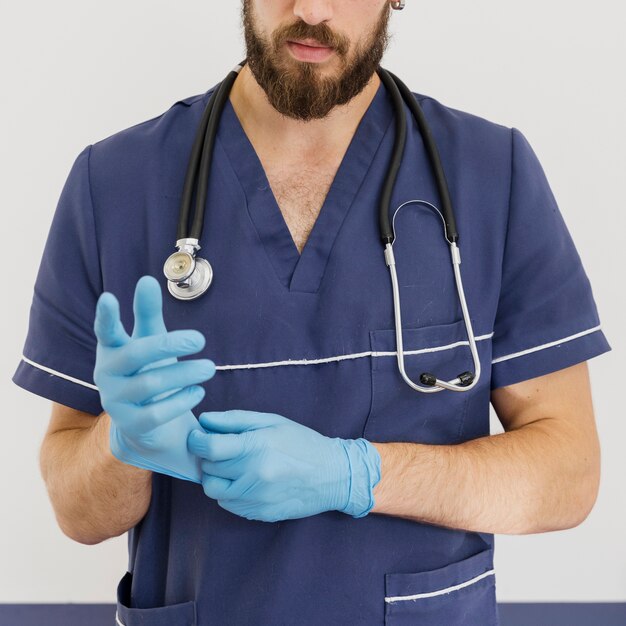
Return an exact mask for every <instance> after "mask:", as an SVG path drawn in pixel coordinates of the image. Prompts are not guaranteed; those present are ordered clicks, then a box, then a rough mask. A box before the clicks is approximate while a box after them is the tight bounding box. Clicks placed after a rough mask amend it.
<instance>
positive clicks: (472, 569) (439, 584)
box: [385, 548, 498, 626]
mask: <svg viewBox="0 0 626 626" xmlns="http://www.w3.org/2000/svg"><path fill="white" fill-rule="evenodd" d="M409 624H410V625H411V626H414V625H415V624H424V625H428V626H443V625H445V626H497V625H498V612H497V606H496V586H495V572H494V569H493V550H492V549H491V548H488V549H487V550H484V551H483V552H479V553H478V554H475V555H474V556H471V557H469V558H467V559H464V560H463V561H458V562H455V563H451V564H450V565H446V566H445V567H442V568H440V569H436V570H431V571H429V572H417V573H410V574H399V573H398V574H395V573H391V574H385V626H408V625H409Z"/></svg>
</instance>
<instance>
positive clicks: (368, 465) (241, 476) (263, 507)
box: [187, 410, 380, 522]
mask: <svg viewBox="0 0 626 626" xmlns="http://www.w3.org/2000/svg"><path fill="white" fill-rule="evenodd" d="M199 421H200V424H201V426H202V427H203V428H204V429H205V430H206V431H208V432H203V431H201V430H196V431H194V432H192V433H190V435H189V438H188V442H187V445H188V448H189V450H190V451H191V452H193V453H194V454H197V455H198V456H199V457H201V458H202V463H201V468H202V472H203V474H202V486H203V489H204V493H205V494H206V495H207V496H209V497H211V498H215V499H216V500H217V502H218V504H219V505H220V506H221V507H223V508H224V509H226V510H227V511H231V512H232V513H235V514H237V515H240V516H242V517H246V518H248V519H256V520H262V521H266V522H275V521H278V520H283V519H294V518H299V517H308V516H309V515H316V514H317V513H322V512H323V511H332V510H337V511H341V512H342V513H347V514H349V515H352V517H354V518H359V517H363V516H365V515H367V514H368V513H369V511H370V510H371V509H372V507H373V506H374V498H373V495H372V490H373V488H374V487H375V486H376V484H377V483H378V481H379V480H380V455H379V453H378V450H376V448H375V447H374V446H373V445H372V444H371V443H370V442H369V441H367V440H366V439H362V438H360V439H341V438H339V437H335V438H330V437H326V436H324V435H322V434H320V433H318V432H317V431H315V430H313V429H311V428H308V427H307V426H303V425H302V424H298V423H297V422H294V421H292V420H290V419H287V418H286V417H282V416H281V415H276V414H274V413H257V412H255V411H241V410H232V411H226V412H223V413H222V412H215V411H212V412H207V413H201V414H200V417H199Z"/></svg>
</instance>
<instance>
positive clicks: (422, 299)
mask: <svg viewBox="0 0 626 626" xmlns="http://www.w3.org/2000/svg"><path fill="white" fill-rule="evenodd" d="M212 90H213V88H212V89H209V90H208V91H207V92H206V93H204V94H201V95H195V96H192V97H190V98H187V99H185V100H181V101H178V102H176V103H175V104H174V105H172V106H171V107H170V108H169V109H168V110H167V111H165V112H164V113H163V114H162V115H159V116H158V117H155V118H153V119H151V120H147V121H145V122H143V123H141V124H137V125H135V126H133V127H131V128H128V129H125V130H122V131H120V132H118V133H116V134H114V135H112V136H110V137H107V138H105V139H103V140H101V141H98V142H96V143H94V144H92V145H89V146H87V147H85V148H84V150H83V151H82V152H81V153H80V154H79V155H78V156H77V158H76V160H75V162H74V164H73V166H72V168H71V171H70V173H69V177H68V179H67V182H66V184H65V187H64V188H63V191H62V193H61V197H60V200H59V203H58V206H57V208H56V212H55V215H54V219H53V222H52V226H51V229H50V233H49V237H48V240H47V243H46V246H45V251H44V254H43V258H42V261H41V266H40V269H39V274H38V276H37V281H36V284H35V288H34V296H33V301H32V307H31V311H30V325H29V330H28V336H27V338H26V343H25V346H24V355H23V360H22V361H21V362H20V363H19V366H18V367H17V371H16V372H15V375H14V377H13V380H14V382H15V383H17V384H18V385H20V386H21V387H24V388H25V389H28V390H29V391H32V392H34V393H36V394H38V395H41V396H44V397H46V398H49V399H50V400H54V401H55V402H59V403H61V404H64V405H67V406H69V407H73V408H75V409H78V410H81V411H86V412H89V413H92V414H94V415H98V414H100V413H101V412H102V410H103V409H102V406H101V404H100V399H99V394H98V391H97V388H96V387H95V385H94V383H93V376H92V374H93V368H94V363H95V352H96V339H95V336H94V333H93V320H94V315H95V305H96V300H97V298H98V296H99V294H100V293H102V292H103V291H110V292H113V293H114V294H115V295H116V296H117V297H118V299H119V300H120V304H121V315H122V320H123V322H124V324H125V326H126V328H127V330H128V331H129V332H130V331H131V330H132V326H133V313H132V300H133V293H134V288H135V284H136V282H137V280H138V279H139V278H140V277H141V276H143V275H144V274H151V275H152V276H155V277H156V278H157V279H158V280H159V281H160V283H161V285H162V289H163V294H164V296H163V299H164V317H165V322H166V325H167V326H168V328H169V329H170V330H174V329H182V328H195V329H197V330H200V331H201V332H202V333H204V335H205V337H206V347H205V349H204V350H203V351H202V353H200V354H198V355H194V357H193V358H197V357H199V356H203V357H208V358H210V359H212V360H214V361H215V363H216V364H217V366H218V371H217V373H216V375H215V377H214V378H213V379H211V380H210V381H207V383H205V388H206V396H205V397H204V399H203V401H202V402H201V403H200V404H199V406H198V407H197V408H196V411H195V412H196V414H199V413H200V412H201V411H211V410H227V409H248V410H254V411H263V412H273V413H278V414H280V415H284V416H286V417H288V418H290V419H292V420H296V421H298V422H301V423H303V424H306V425H307V426H309V427H311V428H314V429H315V430H317V431H319V432H321V433H322V434H324V435H327V436H329V437H345V438H357V437H365V438H367V439H368V440H370V441H374V442H390V441H403V442H419V443H425V444H456V443H461V442H463V441H466V440H470V439H474V438H477V437H483V436H487V435H488V434H489V405H490V392H491V390H492V389H494V388H496V387H502V386H505V385H511V384H513V383H517V382H519V381H523V380H526V379H529V378H533V377H536V376H541V375H543V374H548V373H550V372H553V371H555V370H559V369H562V368H565V367H568V366H571V365H574V364H575V363H579V362H581V361H584V360H586V359H590V358H592V357H595V356H597V355H599V354H602V353H604V352H607V351H608V350H610V349H611V347H610V346H609V344H608V342H607V340H606V338H605V336H604V334H603V332H602V330H601V329H600V322H599V318H598V312H597V308H596V304H595V302H594V298H593V295H592V290H591V287H590V284H589V281H588V279H587V276H586V274H585V271H584V269H583V266H582V264H581V260H580V258H579V255H578V253H577V251H576V248H575V246H574V243H573V242H572V239H571V237H570V234H569V232H568V230H567V227H566V225H565V223H564V221H563V217H562V215H561V213H560V211H559V209H558V207H557V204H556V202H555V199H554V197H553V195H552V193H551V191H550V187H549V185H548V182H547V180H546V177H545V175H544V172H543V170H542V167H541V165H540V164H539V162H538V160H537V157H536V156H535V154H534V152H533V150H532V148H531V147H530V145H529V143H528V141H527V140H526V139H525V137H524V136H523V135H522V133H520V131H519V130H517V129H515V128H512V129H511V128H507V127H505V126H501V125H499V124H495V123H493V122H490V121H487V120H485V119H482V118H480V117H477V116H474V115H471V114H468V113H465V112H462V111H458V110H455V109H452V108H450V107H448V106H445V105H443V104H441V103H440V102H438V101H437V100H435V99H433V98H431V97H428V96H423V95H419V94H416V95H417V97H418V98H419V100H420V102H421V105H422V107H423V110H424V113H425V115H426V118H427V120H428V122H429V124H430V127H431V129H432V132H433V135H434V137H435V140H436V142H437V145H438V147H439V151H440V153H441V158H442V161H443V165H444V169H445V172H446V176H447V178H448V181H449V185H450V191H451V195H452V201H453V206H454V208H455V211H456V219H457V225H458V229H459V233H460V240H459V244H460V250H461V253H462V265H461V271H462V275H463V280H464V287H465V293H466V297H467V301H468V306H469V310H470V314H471V320H472V324H473V328H474V331H475V334H476V336H477V339H478V342H477V345H478V350H479V355H480V359H481V364H482V376H481V378H480V383H479V384H478V385H477V386H476V387H475V388H474V389H472V390H471V391H469V392H465V393H455V392H449V391H443V392H440V393H435V394H421V393H418V392H416V391H413V390H412V389H410V388H409V387H408V386H407V385H406V383H404V382H403V381H402V379H401V377H400V375H399V373H398V369H397V363H396V356H395V348H396V345H395V334H394V322H393V307H392V292H391V282H390V278H389V273H388V269H387V267H386V265H385V262H384V257H383V247H382V244H381V242H380V239H379V230H378V198H379V194H380V190H381V186H382V182H383V178H384V175H385V172H386V170H387V164H388V162H389V159H390V155H391V151H392V147H393V139H394V125H393V119H394V115H393V106H392V103H391V100H390V97H389V95H388V93H387V91H386V89H385V87H384V86H383V85H382V84H381V85H380V87H379V89H378V91H377V93H376V95H375V97H374V99H373V101H372V103H371V105H370V106H369V108H368V110H367V111H366V113H365V114H364V116H363V118H362V120H361V122H360V124H359V126H358V129H357V131H356V134H355V136H354V138H353V139H352V142H351V144H350V146H349V148H348V150H347V153H346V154H345V157H344V159H343V162H342V164H341V166H340V168H339V170H338V172H337V175H336V177H335V179H334V182H333V184H332V187H331V189H330V191H329V193H328V196H327V198H326V200H325V202H324V205H323V207H322V209H321V211H320V213H319V217H318V219H317V221H316V222H315V225H314V227H313V230H312V232H311V234H310V236H309V239H308V241H307V242H306V245H305V247H304V250H303V252H302V255H299V253H298V250H297V248H296V246H295V244H294V242H293V240H292V237H291V235H290V232H289V230H288V228H287V225H286V223H285V221H284V219H283V217H282V214H281V212H280V209H279V207H278V205H277V203H276V201H275V199H274V196H273V194H272V191H271V188H270V186H269V184H268V180H267V178H266V176H265V173H264V171H263V168H262V166H261V163H260V161H259V159H258V157H257V155H256V153H255V151H254V149H253V147H252V145H251V143H250V141H249V140H248V138H247V136H246V135H245V133H244V131H243V129H242V126H241V125H240V123H239V121H238V118H237V116H236V114H235V111H234V109H233V108H232V106H231V104H230V102H227V104H226V108H225V110H224V113H223V116H222V119H221V123H220V128H219V133H218V136H217V140H216V144H215V158H214V160H213V165H212V170H211V178H210V185H209V195H208V202H207V204H208V208H207V213H206V219H205V223H204V233H203V236H202V239H201V242H200V243H201V245H202V250H201V252H200V256H203V257H206V258H207V259H208V260H209V262H210V263H211V264H212V266H213V269H214V272H215V276H214V281H213V284H212V286H211V287H210V289H209V291H208V292H207V293H206V294H205V295H203V296H202V297H201V298H199V299H197V300H193V301H188V302H182V301H179V300H176V299H174V298H173V297H172V296H170V294H169V292H168V291H167V287H166V279H165V278H164V276H163V272H162V266H163V262H164V261H165V259H166V257H167V256H168V255H169V254H171V253H172V252H173V251H174V243H175V237H176V226H177V221H178V211H179V203H180V198H181V192H182V186H183V181H184V176H185V170H186V166H187V161H188V157H189V152H190V148H191V145H192V143H193V139H194V135H195V133H196V128H197V126H198V123H199V121H200V118H201V115H202V112H203V110H204V108H205V105H206V103H207V101H208V98H209V96H210V94H211V92H212ZM406 112H407V117H408V119H409V120H410V128H409V133H408V139H407V145H406V151H405V156H404V160H403V163H402V167H401V170H400V173H399V177H398V182H397V184H396V187H395V190H394V192H393V196H392V209H391V210H392V211H394V210H395V208H396V207H398V206H399V205H400V204H402V203H403V202H406V201H408V200H412V199H423V200H427V201H429V202H432V203H433V204H435V205H437V206H439V205H440V202H439V198H438V196H437V193H436V188H435V185H434V180H433V176H432V173H431V169H430V166H429V162H428V160H427V156H426V154H425V152H424V147H423V144H422V140H421V137H420V135H419V132H418V129H417V126H416V124H415V122H414V120H413V118H412V117H411V116H410V111H409V110H408V108H407V111H406ZM395 228H396V235H397V238H396V242H395V245H394V250H395V254H396V261H397V264H398V279H399V284H400V288H401V297H402V317H403V327H404V330H403V336H404V344H405V350H406V351H407V357H406V368H407V372H408V374H409V375H410V376H411V377H412V378H413V379H414V380H416V379H418V378H419V374H420V373H421V372H424V371H429V372H434V373H435V374H437V375H438V376H439V377H440V378H444V377H445V378H446V379H449V378H453V377H455V376H456V375H457V374H459V373H460V372H463V371H465V370H471V369H473V368H472V361H471V355H470V352H469V350H468V347H467V336H466V334H465V327H464V324H463V320H462V311H461V307H460V304H459V300H458V297H457V292H456V288H455V284H454V276H453V271H452V267H451V264H450V252H449V248H448V245H447V244H446V242H445V241H444V237H443V228H442V223H441V219H440V218H439V216H438V215H437V214H435V213H434V212H433V211H432V210H431V209H428V208H425V207H423V206H421V205H407V206H405V207H404V208H402V209H401V210H400V211H399V212H398V214H397V216H396V219H395ZM152 480H153V482H152V500H151V504H150V508H149V510H148V512H147V514H146V516H145V517H144V519H143V520H142V521H141V522H140V523H139V524H138V525H137V526H136V527H134V528H133V529H131V530H130V531H129V535H128V539H129V564H128V572H127V573H125V574H124V575H123V576H122V577H121V580H120V583H119V587H118V596H117V611H118V618H117V619H118V622H119V623H120V624H124V625H126V626H135V625H138V624H142V625H143V626H148V625H150V626H165V625H167V626H196V625H197V626H211V625H213V624H224V625H237V626H244V625H254V626H277V625H280V624H285V625H294V624H298V625H299V626H313V625H315V626H319V624H342V625H343V626H350V625H355V626H356V625H359V626H362V625H363V624H367V625H368V626H370V625H377V624H380V625H383V624H386V625H387V626H400V625H404V624H424V625H428V626H435V625H437V626H439V625H441V624H446V625H447V626H450V625H455V624H481V626H490V625H494V624H497V623H498V617H497V608H496V598H495V574H494V570H493V549H494V545H493V535H491V534H488V533H479V532H467V531H465V530H461V529H451V528H444V527H439V526H435V525H429V524H424V523H419V522H414V521H410V520H408V519H401V518H398V517H393V516H388V515H380V514H373V513H370V514H369V515H368V516H366V517H364V518H360V519H354V518H352V517H351V516H349V515H345V514H343V513H339V512H337V511H331V512H326V513H322V514H320V515H315V516H312V517H308V518H303V519H296V520H286V521H281V522H274V523H268V522H261V521H254V520H248V519H245V518H243V517H239V516H237V515H234V514H232V513H230V512H228V511H226V510H224V509H222V508H221V507H220V506H219V505H218V504H217V502H216V501H214V500H212V499H210V498H208V497H206V496H205V495H204V493H203V490H202V486H201V485H199V484H196V483H192V482H188V481H184V480H178V479H175V478H171V477H169V476H166V475H163V474H158V473H154V474H153V477H152Z"/></svg>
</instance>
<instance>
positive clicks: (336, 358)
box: [22, 332, 493, 391]
mask: <svg viewBox="0 0 626 626" xmlns="http://www.w3.org/2000/svg"><path fill="white" fill-rule="evenodd" d="M491 337H493V332H491V333H488V334H487V335H480V336H479V337H475V339H476V341H484V340H485V339H491ZM459 346H469V341H468V340H462V341H456V342H454V343H449V344H447V345H445V346H436V347H434V348H421V349H419V350H405V351H404V354H405V355H407V356H408V355H415V354H425V353H428V352H439V351H441V350H451V349H453V348H458V347H459ZM396 354H397V352H396V351H393V352H376V351H372V350H370V351H368V352H355V353H353V354H340V355H338V356H329V357H324V358H321V359H288V360H286V361H269V362H264V363H243V364H240V365H216V367H215V369H218V370H237V369H255V368H261V367H279V366H282V365H318V364H320V363H333V362H336V361H345V360H347V359H360V358H363V357H368V356H371V357H380V356H396ZM22 359H23V360H24V361H25V362H26V363H28V364H29V365H32V366H33V367H36V368H38V369H40V370H43V371H44V372H48V373H49V374H54V375H55V376H59V377H60V378H64V379H65V380H69V381H71V382H73V383H76V384H77V385H83V386H84V387H88V388H89V389H94V390H95V391H98V387H97V386H96V385H92V384H91V383H87V382H85V381H84V380H80V379H78V378H74V377H73V376H69V375H68V374H63V373H62V372H58V371H57V370H53V369H52V368H50V367H46V366H45V365H41V364H40V363H36V362H35V361H32V360H31V359H28V358H26V357H25V356H24V355H22Z"/></svg>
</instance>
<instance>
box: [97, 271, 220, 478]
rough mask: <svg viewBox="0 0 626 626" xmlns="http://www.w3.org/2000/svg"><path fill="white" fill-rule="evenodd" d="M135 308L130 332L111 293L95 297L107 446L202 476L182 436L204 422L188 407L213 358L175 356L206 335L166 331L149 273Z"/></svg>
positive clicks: (161, 468) (137, 461) (131, 460)
mask: <svg viewBox="0 0 626 626" xmlns="http://www.w3.org/2000/svg"><path fill="white" fill-rule="evenodd" d="M133 311H134V314H135V324H134V328H133V334H132V337H129V336H128V334H127V333H126V331H125V329H124V326H123V325H122V322H121V320H120V311H119V302H118V300H117V298H116V297H115V296H114V295H113V294H112V293H110V292H104V293H102V294H101V295H100V297H99V298H98V302H97V305H96V317H95V321H94V332H95V334H96V337H97V339H98V344H97V348H96V364H95V368H94V375H93V377H94V382H95V383H96V385H97V387H98V391H99V392H100V402H101V404H102V407H103V408H104V410H105V411H106V412H107V413H108V414H109V415H110V416H111V429H110V437H109V439H110V445H111V452H112V453H113V455H114V456H115V457H116V458H118V459H119V460H120V461H123V462H124V463H128V464H130V465H135V466H137V467H141V468H143V469H148V470H152V471H154V472H160V473H162V474H168V475H170V476H174V477H175V478H180V479H183V480H190V481H192V482H196V483H200V482H201V475H202V472H201V469H200V464H199V460H198V458H197V457H195V456H194V455H192V454H191V453H190V452H189V451H188V450H187V445H186V444H187V437H188V435H189V433H190V432H191V431H192V430H202V429H201V427H200V425H199V424H198V421H197V419H196V417H195V416H194V414H193V413H192V411H191V409H192V408H193V407H195V406H196V405H197V404H198V403H199V402H200V401H201V400H202V398H203V397H204V388H203V387H201V386H200V385H199V384H198V383H201V382H203V381H206V380H208V379H210V378H212V377H213V375H214V374H215V364H214V363H213V361H211V360H210V359H195V360H186V361H180V362H179V361H178V359H177V358H176V357H180V356H185V355H190V354H194V353H196V352H199V351H200V350H202V348H203V347H204V344H205V340H204V336H203V335H202V333H200V332H198V331H197V330H174V331H171V332H167V330H166V328H165V322H164V321H163V314H162V296H161V287H160V285H159V283H158V281H157V280H156V279H155V278H153V277H152V276H142V277H141V278H140V279H139V280H138V281H137V285H136V286H135V295H134V302H133Z"/></svg>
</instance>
